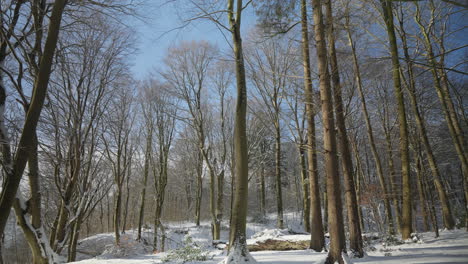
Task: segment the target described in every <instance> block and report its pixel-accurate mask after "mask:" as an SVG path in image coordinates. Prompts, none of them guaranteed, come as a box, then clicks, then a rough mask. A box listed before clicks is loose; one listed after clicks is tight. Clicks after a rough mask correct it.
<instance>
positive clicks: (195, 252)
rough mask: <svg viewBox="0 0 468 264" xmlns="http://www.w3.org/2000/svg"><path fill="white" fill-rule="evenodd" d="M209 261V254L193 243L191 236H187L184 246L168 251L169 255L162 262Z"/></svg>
mask: <svg viewBox="0 0 468 264" xmlns="http://www.w3.org/2000/svg"><path fill="white" fill-rule="evenodd" d="M208 259H210V256H209V252H208V251H205V250H204V249H203V248H201V247H199V246H198V245H197V244H195V243H194V242H193V241H192V238H191V237H190V236H187V237H186V238H185V241H184V246H183V247H180V248H177V249H174V250H170V251H168V252H167V255H166V256H164V257H163V258H162V262H169V261H175V262H178V263H185V262H187V261H206V260H208Z"/></svg>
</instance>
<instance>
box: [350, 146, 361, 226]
mask: <svg viewBox="0 0 468 264" xmlns="http://www.w3.org/2000/svg"><path fill="white" fill-rule="evenodd" d="M351 145H352V147H353V152H354V157H355V159H356V167H357V168H356V173H355V174H354V176H355V177H356V200H357V203H358V207H359V210H358V213H359V225H360V227H361V232H364V219H363V215H362V207H361V189H362V188H361V186H362V179H364V173H363V169H362V163H361V157H360V155H359V151H358V149H357V144H356V142H355V140H352V141H351Z"/></svg>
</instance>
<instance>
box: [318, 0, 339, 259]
mask: <svg viewBox="0 0 468 264" xmlns="http://www.w3.org/2000/svg"><path fill="white" fill-rule="evenodd" d="M312 6H313V11H314V16H313V17H314V24H315V42H316V47H317V48H316V49H317V61H318V69H319V79H320V99H321V101H322V121H323V142H324V144H323V148H324V155H325V172H326V176H327V192H328V216H329V217H328V225H329V227H328V228H329V230H330V252H329V253H328V257H327V263H335V261H338V262H339V263H344V261H343V258H342V256H341V254H342V253H343V252H346V244H345V235H344V227H343V208H342V204H341V186H340V177H339V172H338V156H337V152H336V137H335V121H334V117H333V105H332V94H331V85H330V74H329V72H328V60H327V45H326V43H325V30H324V29H325V27H324V24H323V17H322V5H321V1H320V0H312ZM331 216H333V217H331Z"/></svg>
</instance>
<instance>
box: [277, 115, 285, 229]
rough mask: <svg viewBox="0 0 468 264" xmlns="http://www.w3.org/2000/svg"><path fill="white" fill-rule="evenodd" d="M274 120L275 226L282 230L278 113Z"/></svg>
mask: <svg viewBox="0 0 468 264" xmlns="http://www.w3.org/2000/svg"><path fill="white" fill-rule="evenodd" d="M276 115H277V116H276V120H275V175H276V178H275V179H276V212H277V218H276V226H277V227H278V228H279V229H283V228H284V223H283V193H282V186H281V185H282V183H281V130H280V126H279V113H276Z"/></svg>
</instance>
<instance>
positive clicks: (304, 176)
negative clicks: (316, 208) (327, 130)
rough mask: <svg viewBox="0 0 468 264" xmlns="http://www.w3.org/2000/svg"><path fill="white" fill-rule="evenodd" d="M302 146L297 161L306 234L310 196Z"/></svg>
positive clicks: (308, 226)
mask: <svg viewBox="0 0 468 264" xmlns="http://www.w3.org/2000/svg"><path fill="white" fill-rule="evenodd" d="M305 155H306V153H305V149H304V145H303V144H301V145H300V146H299V159H300V165H301V187H302V208H303V218H304V219H303V221H304V229H305V231H306V232H310V195H309V183H308V180H309V179H308V177H307V164H306V157H305Z"/></svg>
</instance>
